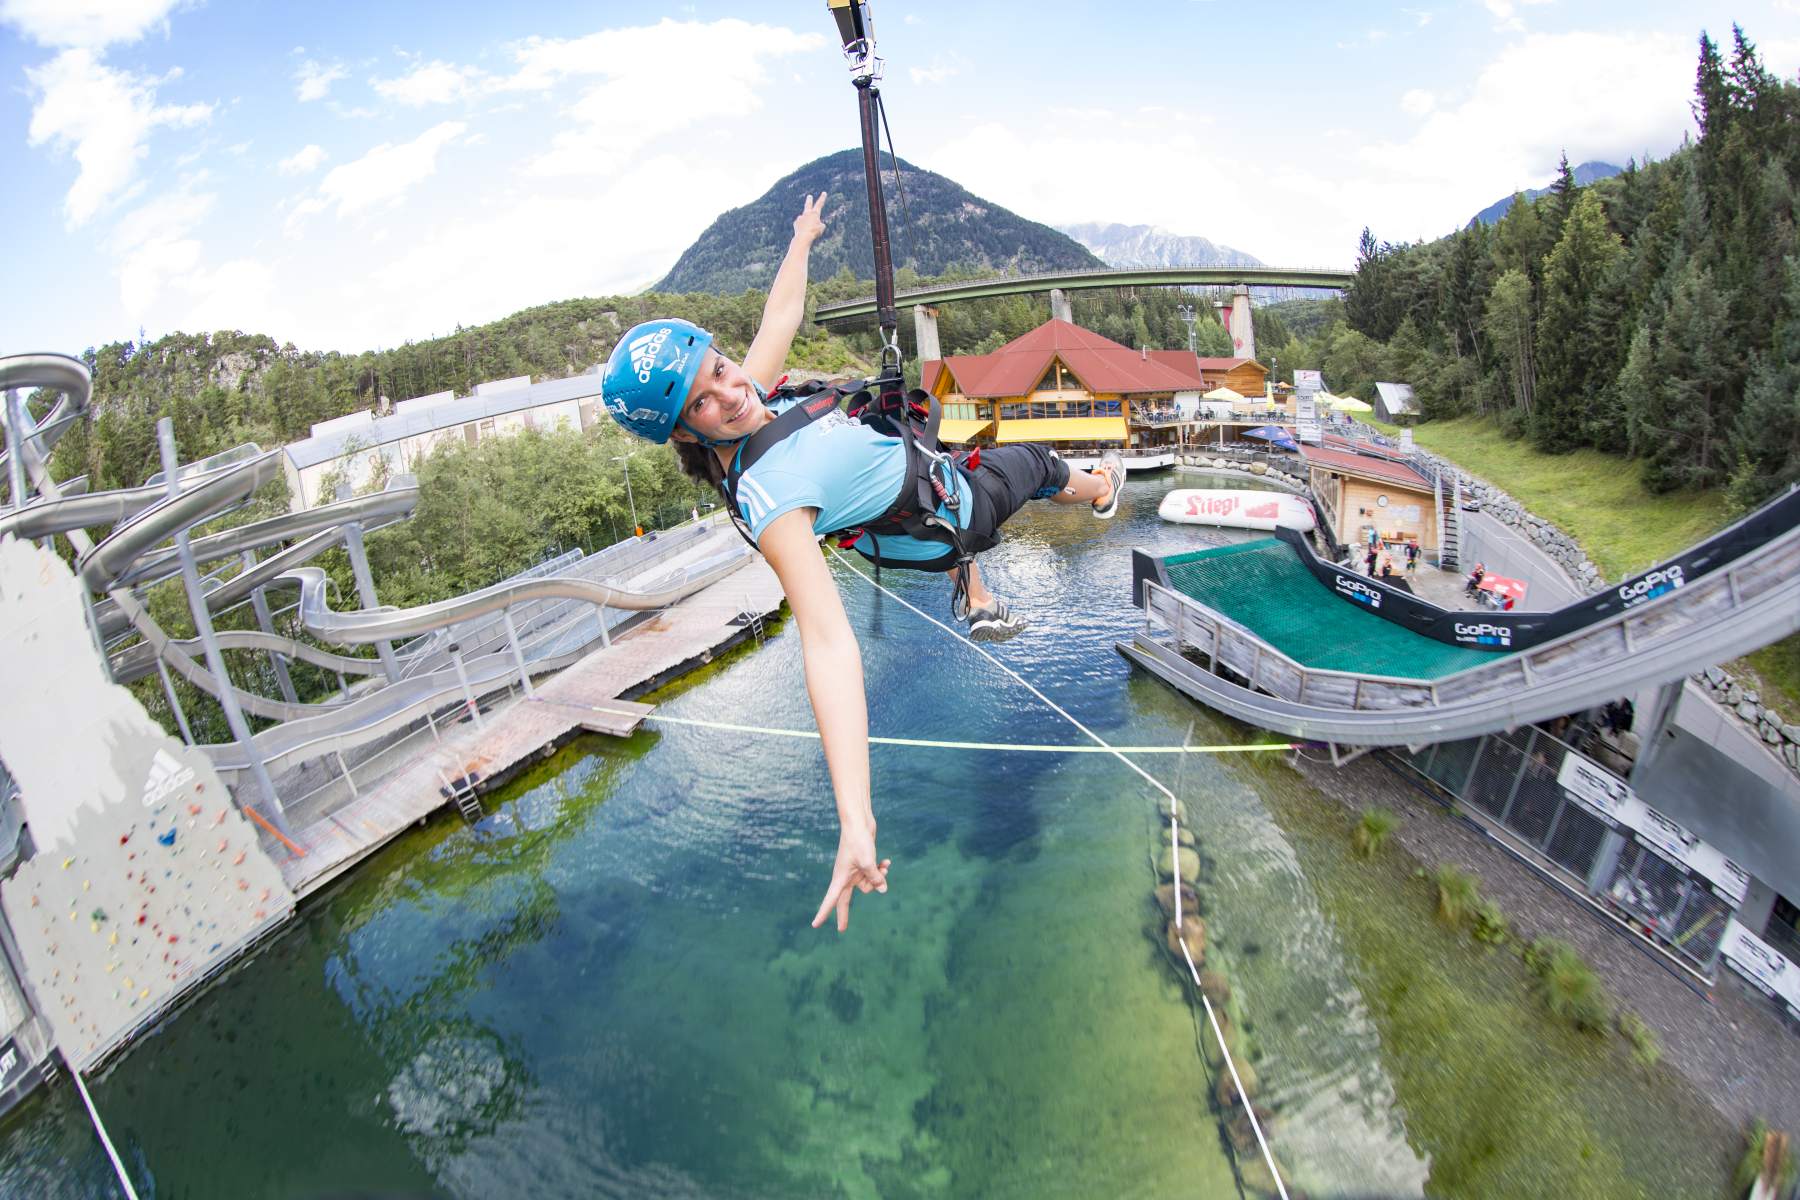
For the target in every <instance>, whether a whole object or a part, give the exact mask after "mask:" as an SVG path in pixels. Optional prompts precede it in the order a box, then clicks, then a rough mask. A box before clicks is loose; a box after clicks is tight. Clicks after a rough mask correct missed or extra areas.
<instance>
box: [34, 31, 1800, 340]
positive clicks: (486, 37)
mask: <svg viewBox="0 0 1800 1200" xmlns="http://www.w3.org/2000/svg"><path fill="white" fill-rule="evenodd" d="M874 11H875V18H876V28H877V32H878V34H879V40H880V45H881V50H882V53H883V56H884V57H885V58H886V60H887V64H888V65H887V73H886V82H885V87H884V91H885V93H886V96H887V99H888V104H889V110H890V114H891V118H892V121H893V126H894V128H893V133H894V139H895V142H896V145H897V146H898V148H899V151H900V153H901V155H902V157H905V158H907V159H909V160H911V161H913V162H916V163H918V164H919V165H921V166H924V167H927V168H930V169H932V170H935V171H939V172H942V173H943V174H945V175H948V176H950V177H951V178H953V179H955V180H956V181H957V182H959V183H961V184H963V185H964V186H965V187H967V188H969V189H970V190H971V191H973V192H974V193H976V194H977V195H979V196H983V197H985V198H987V199H990V200H993V201H995V202H997V203H1000V204H1003V205H1005V206H1007V207H1009V208H1012V209H1014V210H1015V211H1017V212H1019V213H1020V214H1022V215H1024V216H1026V217H1029V218H1032V219H1034V220H1040V221H1047V222H1051V223H1067V222H1074V221H1083V220H1097V221H1121V222H1127V223H1134V224H1154V225H1160V226H1162V227H1164V228H1167V229H1170V230H1172V231H1174V232H1177V233H1183V234H1198V235H1202V236H1205V237H1209V238H1211V239H1213V240H1214V241H1218V242H1223V243H1226V244H1229V245H1232V246H1235V247H1237V248H1239V249H1242V250H1246V251H1248V252H1250V253H1252V254H1255V255H1257V256H1258V257H1260V258H1261V259H1263V260H1264V261H1265V262H1269V263H1274V264H1281V265H1339V264H1348V263H1349V261H1350V260H1351V259H1352V257H1353V256H1354V253H1355V245H1356V237H1357V234H1358V232H1359V231H1360V230H1361V228H1362V227H1363V226H1364V225H1365V224H1366V225H1369V226H1372V227H1373V228H1374V229H1375V231H1376V233H1377V234H1378V235H1379V236H1382V237H1384V238H1388V239H1393V240H1400V239H1408V238H1419V237H1434V236H1437V235H1439V234H1441V233H1444V232H1447V231H1448V230H1450V229H1452V228H1454V227H1455V226H1457V225H1458V224H1460V223H1461V222H1463V221H1464V220H1466V219H1467V218H1468V217H1469V216H1470V215H1471V214H1473V213H1474V212H1475V211H1476V210H1478V209H1480V208H1481V207H1483V206H1484V205H1486V204H1487V203H1489V202H1490V201H1492V200H1494V199H1496V198H1498V197H1499V196H1501V195H1504V194H1506V193H1508V192H1510V191H1511V190H1513V189H1514V188H1516V187H1523V186H1534V185H1537V186H1541V185H1542V184H1543V183H1544V182H1545V181H1546V180H1547V179H1548V177H1549V174H1550V172H1551V171H1552V170H1553V168H1554V166H1555V163H1556V158H1557V155H1558V153H1559V152H1561V151H1563V150H1565V149H1566V150H1567V152H1568V155H1569V159H1570V161H1571V162H1580V161H1583V160H1585V159H1590V158H1602V159H1607V160H1610V161H1614V162H1623V161H1624V160H1625V158H1626V157H1628V156H1630V155H1634V154H1635V155H1637V156H1639V157H1640V158H1641V157H1643V156H1645V155H1651V156H1658V157H1660V156H1663V155H1666V154H1667V153H1669V152H1670V151H1671V150H1673V149H1674V148H1675V147H1677V146H1678V145H1679V144H1680V141H1681V138H1682V136H1683V135H1684V133H1686V132H1687V131H1689V130H1690V129H1691V127H1692V124H1691V119H1690V116H1689V113H1688V108H1687V105H1688V101H1689V99H1690V96H1691V86H1692V78H1693V70H1694V45H1695V38H1696V37H1697V35H1698V33H1699V30H1700V29H1701V28H1706V29H1709V30H1710V31H1711V32H1712V33H1713V34H1714V36H1715V37H1717V38H1720V39H1724V40H1728V39H1729V36H1730V26H1731V22H1732V21H1733V20H1734V19H1735V20H1737V21H1739V22H1740V23H1742V24H1743V25H1744V26H1745V28H1746V30H1747V32H1748V33H1749V35H1750V37H1751V38H1752V40H1754V41H1755V42H1757V43H1758V45H1759V46H1760V47H1761V48H1762V50H1763V52H1764V58H1765V62H1766V63H1767V65H1768V66H1769V67H1770V68H1771V69H1773V70H1776V71H1778V72H1779V73H1781V74H1783V75H1786V76H1788V77H1792V76H1793V74H1794V72H1795V70H1796V67H1800V0H1760V2H1756V3H1743V4H1739V5H1736V6H1730V5H1724V4H1714V3H1709V2H1707V0H1690V2H1688V3H1673V2H1665V0H1642V2H1636V3H1631V4H1622V3H1577V2H1574V0H1457V2H1449V0H1442V2H1435V3H1434V2H1432V0H1412V2H1411V3H1409V4H1407V5H1405V6H1388V5H1375V4H1357V5H1345V4H1331V3H1286V4H1279V5H1276V4H1254V3H1247V2H1242V0H1239V2H1228V0H1188V2H1169V3H1162V4H1157V3H1150V4H1143V5H1119V4H1097V3H1075V2H1068V0H1064V2H1057V0H1048V2H1045V3H1040V4H1034V5H1029V6H1024V5H973V4H968V3H937V2H933V0H914V2H911V3H904V4H903V3H899V2H898V0H876V3H875V9H874ZM0 79H3V80H4V81H5V86H4V88H3V89H0V140H3V141H4V143H5V144H6V146H7V149H6V153H5V158H4V161H5V163H6V164H7V168H8V169H7V177H8V178H7V186H6V187H4V188H0V222H3V227H4V228H5V230H6V234H7V237H6V241H7V251H8V254H7V259H8V261H9V263H10V264H11V265H12V266H13V268H14V269H13V272H12V275H13V278H12V279H11V281H10V283H11V286H10V287H9V288H7V289H6V298H5V300H4V301H3V302H0V303H3V304H4V307H3V308H0V353H14V352H20V351H30V350H56V351H63V352H79V351H80V350H81V349H83V348H84V347H87V346H91V345H99V344H104V343H106V342H109V341H115V340H123V339H126V338H136V337H137V335H138V331H139V329H140V328H141V329H143V330H145V331H146V332H147V333H148V335H149V336H151V337H156V336H160V335H161V334H164V333H167V332H171V331H174V330H178V329H180V330H188V331H195V330H210V329H220V328H238V329H244V330H247V331H257V332H264V333H268V334H271V335H273V336H274V337H276V338H278V339H281V340H283V341H291V342H293V343H294V344H296V345H297V346H300V347H303V348H308V349H315V348H316V349H339V350H346V351H358V350H363V349H368V348H374V347H380V346H391V345H395V344H397V343H399V342H401V341H404V340H407V339H418V338H424V337H430V336H432V335H434V334H439V333H445V332H448V331H449V330H451V329H452V328H454V326H455V325H456V324H458V323H459V322H460V323H461V324H464V325H468V324H475V323H480V322H484V321H489V320H493V319H495V318H497V317H501V316H504V315H506V314H508V313H511V312H515V311H517V310H518V309H520V308H524V307H527V306H529V305H532V304H540V303H545V302H548V301H552V300H559V299H565V298H568V297H571V296H582V295H605V294H613V293H619V292H626V291H633V290H637V289H638V288H641V287H643V286H645V285H646V284H649V283H651V282H653V281H654V280H655V279H657V278H658V277H660V276H661V275H662V274H663V273H664V272H666V271H667V270H668V268H669V267H670V266H671V265H672V264H673V262H674V260H675V258H676V256H677V255H679V253H680V252H681V250H682V249H684V248H685V247H686V246H687V245H688V244H689V243H690V242H692V241H693V239H694V238H695V237H696V236H697V235H698V234H699V233H700V232H701V230H703V229H704V228H705V227H706V225H707V224H708V223H709V222H710V221H711V220H712V219H713V218H714V217H715V216H717V215H718V214H719V213H720V212H722V211H724V210H725V209H727V208H731V207H734V206H737V205H741V204H744V203H746V202H748V201H750V200H753V199H754V198H756V197H757V196H758V195H760V194H761V193H762V192H763V191H764V190H766V189H767V188H768V186H769V185H770V184H771V183H773V182H774V181H775V180H776V179H778V178H780V177H781V176H782V175H785V174H787V173H788V172H789V171H791V170H792V169H793V168H794V167H796V166H798V165H799V164H800V163H802V162H805V161H807V160H808V159H811V158H814V157H817V156H819V155H821V154H826V153H830V152H831V151H834V150H840V149H844V148H846V147H849V146H851V145H853V144H855V141H856V136H857V131H856V107H855V99H854V92H853V89H852V88H851V87H850V86H849V83H848V81H847V75H846V73H845V71H844V69H843V66H842V59H841V57H840V55H839V53H838V50H837V47H836V43H835V37H834V35H833V26H832V23H831V20H830V17H829V15H828V13H827V11H826V6H825V4H824V0H806V2H804V3H782V4H771V3H762V4H756V5H745V4H735V5H733V4H704V3H702V4H691V5H677V6H673V7H665V8H651V7H648V6H642V5H634V6H629V7H628V6H622V5H617V4H610V3H593V2H591V0H590V2H588V3H581V4H574V3H544V4H494V3H491V2H486V3H480V4H472V3H461V2H458V0H441V2H438V3H432V4H423V3H407V2H403V0H363V2H361V3H356V4H347V3H314V4H307V5H294V4H289V3H274V2H271V0H243V2H240V3H228V2H225V0H211V2H210V3H193V2H186V3H184V2H181V0H0ZM896 219H898V218H897V216H896Z"/></svg>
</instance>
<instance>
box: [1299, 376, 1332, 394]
mask: <svg viewBox="0 0 1800 1200" xmlns="http://www.w3.org/2000/svg"><path fill="white" fill-rule="evenodd" d="M1324 390H1325V375H1324V373H1323V372H1322V371H1295V372H1294V391H1295V392H1296V393H1316V392H1322V391H1324Z"/></svg>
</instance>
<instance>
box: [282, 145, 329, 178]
mask: <svg viewBox="0 0 1800 1200" xmlns="http://www.w3.org/2000/svg"><path fill="white" fill-rule="evenodd" d="M328 157H330V156H329V155H327V154H326V153H325V148H324V147H323V146H311V145H309V146H302V147H301V148H300V149H298V150H296V151H294V152H293V153H292V154H290V155H288V156H287V157H286V158H284V159H282V160H281V161H280V162H279V163H277V164H276V168H275V169H276V170H278V171H280V172H281V173H282V174H283V175H308V174H311V173H312V172H313V171H314V170H316V169H317V168H318V166H319V164H320V163H322V162H324V161H325V160H326V159H327V158H328Z"/></svg>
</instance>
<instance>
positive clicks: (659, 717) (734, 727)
mask: <svg viewBox="0 0 1800 1200" xmlns="http://www.w3.org/2000/svg"><path fill="white" fill-rule="evenodd" d="M545 703H549V704H555V703H557V701H554V700H550V701H545ZM571 707H576V706H571ZM579 707H581V708H585V709H587V710H588V711H589V712H597V713H605V714H606V715H607V716H609V717H635V716H638V715H639V714H637V713H632V712H627V711H625V710H623V709H617V708H608V707H606V705H604V704H584V705H580V706H579ZM643 719H644V720H646V721H657V722H660V723H662V724H664V725H690V726H693V727H694V728H696V729H717V730H720V731H722V732H725V733H755V734H761V735H763V736H765V737H790V738H810V739H811V740H813V741H815V742H816V741H818V740H819V731H818V730H816V729H777V728H775V727H773V726H769V725H738V724H735V723H733V722H731V721H703V720H701V719H700V718H698V717H671V716H668V715H667V714H664V713H657V712H653V713H648V714H644V716H643ZM869 744H870V745H881V746H913V747H916V748H919V749H926V750H983V751H987V750H994V751H1001V752H1003V753H1013V752H1025V753H1036V754H1250V753H1253V752H1255V751H1259V750H1292V749H1293V748H1294V743H1292V742H1259V743H1256V744H1254V745H1249V746H1187V745H1182V746H1068V745H1061V746H1053V745H1046V744H1044V743H1042V742H951V741H938V740H936V739H933V738H905V737H877V736H876V735H874V734H870V735H869Z"/></svg>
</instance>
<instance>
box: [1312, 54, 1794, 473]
mask: <svg viewBox="0 0 1800 1200" xmlns="http://www.w3.org/2000/svg"><path fill="white" fill-rule="evenodd" d="M1693 107H1694V115H1695V120H1696V122H1697V123H1698V125H1699V130H1700V136H1699V138H1698V139H1697V140H1696V141H1695V142H1694V143H1693V144H1692V145H1690V146H1688V147H1686V148H1684V149H1682V150H1681V151H1680V152H1679V153H1677V154H1675V155H1673V156H1672V157H1670V158H1669V159H1667V160H1665V161H1662V162H1657V163H1649V164H1645V165H1643V166H1638V165H1635V164H1633V165H1631V166H1628V167H1627V168H1626V170H1625V171H1624V172H1623V173H1622V174H1620V175H1618V176H1616V177H1614V178H1611V179H1605V180H1602V181H1600V182H1598V183H1595V184H1594V185H1592V186H1589V187H1582V186H1579V185H1578V184H1577V182H1576V181H1575V179H1574V178H1573V176H1572V174H1571V173H1570V172H1569V170H1568V164H1567V162H1566V161H1565V162H1564V164H1563V172H1562V177H1561V178H1560V179H1559V180H1558V181H1557V183H1556V185H1555V186H1554V187H1552V188H1551V190H1550V193H1549V194H1548V195H1546V196H1544V197H1542V198H1541V199H1538V200H1535V201H1532V200H1525V199H1523V198H1520V199H1519V200H1518V201H1517V202H1515V203H1514V204H1513V206H1512V208H1511V209H1510V210H1509V211H1508V212H1507V214H1506V216H1505V217H1504V218H1502V219H1501V220H1500V221H1499V222H1498V223H1497V224H1495V225H1494V226H1493V227H1491V228H1489V227H1486V226H1483V225H1480V224H1472V225H1471V226H1470V227H1468V228H1466V229H1464V230H1462V231H1461V232H1459V233H1456V234H1453V235H1451V236H1449V237H1446V238H1442V239H1440V240H1438V241H1435V242H1429V243H1420V244H1414V245H1392V244H1387V243H1380V242H1377V241H1376V239H1375V238H1374V237H1373V236H1372V235H1371V234H1369V233H1368V232H1367V231H1365V233H1364V235H1363V241H1362V247H1361V251H1360V253H1359V256H1358V260H1357V278H1356V283H1355V286H1354V287H1352V288H1351V290H1350V292H1349V294H1348V295H1347V297H1346V302H1345V315H1346V318H1347V320H1348V324H1349V329H1348V330H1346V331H1341V332H1340V333H1339V334H1338V335H1336V336H1335V337H1334V338H1333V339H1332V342H1331V344H1330V345H1329V346H1328V347H1325V348H1324V349H1325V352H1326V354H1327V356H1328V357H1330V358H1332V359H1333V360H1334V362H1333V363H1332V364H1330V365H1328V368H1327V369H1328V378H1330V379H1331V382H1332V383H1333V384H1334V385H1342V384H1343V383H1345V382H1350V383H1351V384H1352V385H1354V384H1355V383H1356V382H1360V381H1361V380H1364V379H1367V378H1369V377H1370V375H1372V374H1373V373H1374V372H1375V371H1379V372H1381V373H1382V377H1384V378H1393V379H1404V380H1407V381H1409V382H1411V383H1412V384H1413V385H1414V386H1415V388H1416V389H1417V391H1418V394H1419V396H1420V397H1421V401H1422V403H1423V405H1424V407H1425V412H1426V415H1427V416H1428V417H1429V416H1438V415H1454V414H1460V413H1469V412H1474V413H1483V414H1489V415H1492V416H1495V417H1497V418H1499V419H1500V420H1501V421H1502V422H1503V424H1504V425H1505V426H1506V427H1507V428H1509V429H1511V430H1514V431H1515V432H1517V433H1519V434H1521V435H1523V436H1528V437H1530V438H1531V440H1532V441H1533V443H1535V444H1536V445H1537V446H1539V447H1540V448H1543V449H1547V450H1552V451H1554V450H1564V449H1573V448H1576V447H1580V446H1592V447H1595V448H1597V449H1600V450H1605V451H1612V452H1617V453H1622V454H1627V455H1630V456H1631V457H1633V458H1634V459H1636V460H1637V461H1638V462H1639V463H1640V464H1641V469H1642V471H1643V475H1644V480H1645V483H1646V484H1647V485H1648V486H1649V487H1650V488H1652V489H1653V490H1657V491H1666V490H1672V489H1675V488H1682V487H1701V488H1707V487H1727V488H1728V489H1729V493H1730V497H1731V500H1732V502H1733V504H1734V505H1736V506H1737V507H1740V508H1741V507H1745V506H1749V505H1753V504H1755V503H1758V502H1760V501H1762V500H1764V499H1766V498H1768V497H1769V496H1771V495H1773V494H1774V493H1775V492H1777V491H1778V490H1780V489H1781V488H1783V487H1785V486H1786V485H1788V484H1789V483H1793V482H1795V481H1796V480H1800V259H1796V258H1795V253H1796V249H1797V247H1796V235H1795V198H1796V187H1797V185H1800V87H1796V86H1795V85H1794V84H1792V83H1788V82H1785V81H1783V80H1780V79H1778V78H1776V77H1775V76H1773V75H1771V74H1770V73H1769V72H1768V71H1767V70H1765V69H1764V68H1763V66H1762V63H1761V61H1760V59H1759V57H1758V55H1757V53H1756V49H1755V47H1754V46H1753V45H1752V44H1751V43H1750V42H1749V40H1748V39H1747V38H1746V37H1745V36H1744V33H1743V31H1742V30H1740V29H1736V28H1734V29H1733V37H1732V45H1731V47H1730V49H1729V52H1728V53H1727V52H1724V51H1722V50H1721V48H1720V47H1719V46H1717V45H1715V44H1714V43H1713V42H1712V41H1711V39H1709V38H1707V37H1706V36H1704V35H1702V37H1701V40H1700V53H1699V63H1698V68H1697V70H1696V78H1695V100H1694V106H1693ZM1334 367H1335V368H1336V369H1337V371H1339V372H1341V373H1342V374H1343V375H1344V376H1345V378H1342V379H1340V378H1335V377H1331V372H1332V370H1333V368H1334Z"/></svg>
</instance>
